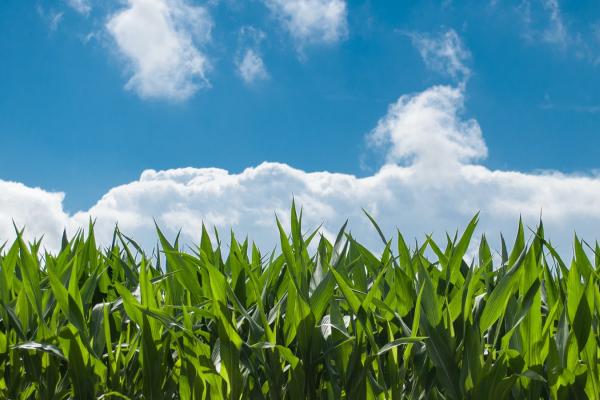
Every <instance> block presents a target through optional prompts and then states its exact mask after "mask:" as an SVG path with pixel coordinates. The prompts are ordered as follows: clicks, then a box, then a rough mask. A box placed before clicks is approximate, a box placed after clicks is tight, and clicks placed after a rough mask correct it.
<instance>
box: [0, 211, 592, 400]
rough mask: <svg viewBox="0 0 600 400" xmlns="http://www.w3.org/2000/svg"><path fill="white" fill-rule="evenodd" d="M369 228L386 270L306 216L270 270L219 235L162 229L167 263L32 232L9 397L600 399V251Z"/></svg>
mask: <svg viewBox="0 0 600 400" xmlns="http://www.w3.org/2000/svg"><path fill="white" fill-rule="evenodd" d="M367 217H368V218H370V219H371V220H372V222H373V225H374V229H373V232H374V234H375V235H377V236H380V237H381V239H382V241H383V245H382V248H383V247H384V249H383V251H381V252H379V253H377V254H375V253H373V252H371V251H369V250H368V249H367V248H365V247H364V246H363V245H361V244H360V243H358V242H357V241H356V240H354V238H353V237H352V236H351V235H350V234H349V233H348V232H347V231H346V226H344V227H343V228H342V229H341V230H340V232H339V234H338V235H337V238H336V240H335V242H333V243H332V242H330V241H328V240H327V239H326V238H324V237H322V236H321V235H319V234H318V231H314V232H308V233H306V232H304V231H303V230H302V226H301V220H302V213H297V212H296V208H295V207H292V210H291V221H290V226H289V228H287V230H286V229H285V228H284V227H283V226H282V225H281V224H280V222H279V221H277V228H278V230H279V234H280V238H281V240H280V245H279V246H278V248H279V249H280V250H278V251H273V252H270V253H266V254H263V253H261V251H260V250H259V249H258V248H256V247H255V246H254V245H252V244H250V243H249V242H248V240H245V241H238V240H237V239H236V238H235V236H234V235H233V234H232V235H231V237H230V238H229V239H228V242H227V245H221V242H220V240H219V238H218V235H217V234H216V232H215V234H213V235H212V241H211V237H210V236H209V234H208V232H207V230H206V229H205V228H204V227H202V236H201V241H200V244H199V245H197V246H195V247H189V246H181V245H180V243H179V240H178V239H175V240H174V241H169V240H168V239H167V238H165V236H164V235H163V234H162V233H161V231H160V229H158V227H157V241H158V243H159V245H158V246H157V250H156V251H154V252H153V253H152V254H151V255H148V254H145V253H144V251H142V249H141V248H140V246H139V245H138V244H137V243H136V242H135V241H134V239H132V238H129V237H127V236H125V235H124V234H123V233H121V232H119V230H118V229H115V232H114V236H113V240H112V244H111V245H110V246H108V247H107V248H104V249H101V248H99V247H98V246H97V245H96V241H95V238H94V233H93V226H92V224H90V227H89V229H88V230H87V233H85V234H84V233H83V231H82V232H80V233H78V234H77V235H75V236H74V237H73V238H71V239H67V238H66V236H65V237H63V242H62V249H61V251H60V252H57V253H55V254H50V253H48V252H45V251H43V250H42V249H43V247H42V244H41V242H39V241H36V242H33V243H26V242H25V241H24V239H23V236H22V232H17V239H16V240H15V241H14V242H13V243H12V244H10V243H7V244H5V245H4V246H3V247H2V248H0V254H1V255H0V318H1V321H0V398H4V399H44V400H50V399H223V398H227V399H272V400H275V399H488V398H493V399H498V400H499V399H595V398H600V396H599V393H600V372H599V367H598V365H599V352H598V344H599V337H600V335H599V333H600V332H599V328H600V327H599V326H598V323H599V321H600V319H599V317H600V312H599V311H600V291H599V283H600V275H599V271H600V249H599V248H598V245H597V244H596V245H595V247H593V246H592V247H590V246H588V245H587V243H586V242H584V241H581V240H579V239H578V238H577V237H575V240H574V245H573V254H574V256H573V259H572V261H570V263H569V264H567V263H566V262H565V261H563V260H562V259H561V257H560V256H559V254H558V253H557V252H556V251H555V250H554V249H553V247H552V246H551V245H550V243H547V242H546V241H545V239H544V231H543V227H542V225H541V223H540V225H539V227H537V229H534V230H532V231H531V232H529V231H528V230H526V228H524V227H523V225H522V224H521V223H519V225H518V228H517V235H516V239H515V240H514V242H513V244H512V249H509V248H508V246H507V245H506V243H505V241H504V239H502V241H501V249H498V251H497V252H495V251H494V250H492V249H491V248H490V246H489V245H488V242H487V241H486V239H485V237H482V238H481V239H480V240H479V242H478V243H476V244H475V243H474V242H475V239H473V238H472V237H473V233H474V230H475V227H476V225H477V217H475V218H473V220H472V221H471V222H470V223H469V224H468V226H467V228H466V229H465V231H464V232H463V233H462V234H457V235H455V236H454V237H451V236H447V240H445V241H444V243H436V242H435V241H434V240H433V239H432V238H431V237H425V238H424V239H423V240H422V242H421V243H416V244H414V245H413V244H410V245H409V244H408V243H407V242H406V241H405V239H404V238H403V236H402V235H401V234H400V232H398V233H397V234H396V236H395V237H394V238H393V239H388V238H385V237H384V235H383V234H382V232H381V230H380V229H379V228H378V226H377V224H376V223H375V221H374V220H373V219H372V218H371V217H370V216H368V215H367ZM286 232H291V233H290V234H289V235H288V234H287V233H286ZM472 249H475V251H474V252H473V251H472ZM477 249H478V251H477ZM467 251H469V254H468V256H467ZM471 253H474V254H475V255H474V256H471ZM590 255H591V256H590ZM471 259H473V260H472V261H471ZM467 260H468V261H467Z"/></svg>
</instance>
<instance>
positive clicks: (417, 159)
mask: <svg viewBox="0 0 600 400" xmlns="http://www.w3.org/2000/svg"><path fill="white" fill-rule="evenodd" d="M463 97H464V96H463V91H462V90H461V89H459V88H454V87H450V86H434V87H432V88H430V89H428V90H426V91H424V92H422V93H418V94H416V95H405V96H402V97H400V99H398V101H397V102H396V103H394V104H392V105H391V106H390V107H389V109H388V113H387V115H386V116H385V117H384V118H382V119H381V120H380V121H379V123H378V124H377V127H376V128H375V129H374V130H373V131H372V132H371V134H370V135H369V139H370V142H371V143H373V144H375V145H378V146H384V147H385V148H386V149H387V160H388V162H390V163H396V162H405V163H406V162H408V164H410V165H414V166H419V167H420V168H421V169H422V170H426V171H429V172H434V173H436V174H437V173H439V172H441V171H445V172H449V171H451V169H450V168H455V167H456V166H458V165H461V164H465V163H466V162H469V161H474V160H478V159H482V158H485V157H486V155H487V148H486V146H485V143H484V141H483V138H482V136H481V128H480V127H479V124H478V123H477V121H475V120H473V119H469V120H466V121H465V120H462V119H461V118H460V112H461V111H462V108H463V101H464V98H463Z"/></svg>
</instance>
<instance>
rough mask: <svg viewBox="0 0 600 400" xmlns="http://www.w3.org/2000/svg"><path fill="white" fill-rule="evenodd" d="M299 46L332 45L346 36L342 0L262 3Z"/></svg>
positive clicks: (296, 0)
mask: <svg viewBox="0 0 600 400" xmlns="http://www.w3.org/2000/svg"><path fill="white" fill-rule="evenodd" d="M264 2H265V4H266V6H267V7H268V8H269V9H270V10H271V12H272V13H273V14H274V15H275V17H276V18H277V19H278V20H279V21H280V22H281V23H282V24H283V26H284V27H285V29H286V30H287V31H288V32H289V33H290V35H291V36H292V37H293V38H294V40H296V42H297V43H298V44H299V45H301V46H302V45H305V44H311V43H334V42H337V41H339V40H341V39H343V38H344V37H346V35H347V34H348V24H347V6H346V1H345V0H264Z"/></svg>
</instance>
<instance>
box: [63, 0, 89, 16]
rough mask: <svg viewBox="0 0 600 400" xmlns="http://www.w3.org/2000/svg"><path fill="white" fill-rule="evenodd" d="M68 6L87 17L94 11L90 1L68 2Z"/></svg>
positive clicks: (77, 0) (71, 0)
mask: <svg viewBox="0 0 600 400" xmlns="http://www.w3.org/2000/svg"><path fill="white" fill-rule="evenodd" d="M67 4H69V6H70V7H71V8H72V9H74V10H75V11H77V12H78V13H80V14H83V15H87V14H89V13H90V11H92V5H91V4H90V2H89V0H67Z"/></svg>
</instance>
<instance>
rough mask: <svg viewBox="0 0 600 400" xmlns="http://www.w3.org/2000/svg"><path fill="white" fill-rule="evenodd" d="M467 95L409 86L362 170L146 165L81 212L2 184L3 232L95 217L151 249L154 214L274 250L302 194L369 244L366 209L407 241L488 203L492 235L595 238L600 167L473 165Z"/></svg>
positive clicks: (50, 235) (558, 240)
mask: <svg viewBox="0 0 600 400" xmlns="http://www.w3.org/2000/svg"><path fill="white" fill-rule="evenodd" d="M462 101H463V93H462V91H461V89H457V88H454V87H448V86H435V87H432V88H430V89H427V90H425V91H424V92H422V93H416V94H412V95H407V96H402V97H401V98H400V99H399V100H398V101H397V102H396V103H395V104H393V105H392V106H391V107H390V109H389V111H388V113H387V115H385V116H383V117H382V118H381V120H380V121H379V123H378V124H377V127H376V128H375V129H374V131H373V133H372V135H373V136H374V137H381V138H382V139H385V140H386V141H387V143H388V144H387V146H388V149H389V150H388V158H389V162H388V163H387V164H386V165H384V166H383V167H382V168H381V169H380V170H379V171H378V172H376V173H375V174H373V175H371V176H367V177H363V178H359V177H356V176H353V175H349V174H342V173H330V172H306V171H303V170H299V169H295V168H292V167H290V166H288V165H285V164H280V163H263V164H260V165H258V166H256V167H252V168H248V169H246V170H244V171H242V172H241V173H236V174H234V173H229V172H228V171H225V170H222V169H215V168H183V169H173V170H166V171H154V170H147V171H144V172H143V173H142V175H141V177H140V179H139V180H137V181H134V182H131V183H128V184H125V185H122V186H118V187H115V188H113V189H111V190H110V191H108V192H107V193H106V194H105V195H104V196H103V197H102V198H101V199H100V200H99V201H98V202H97V203H96V204H95V205H94V206H93V207H91V208H90V209H89V210H85V211H81V212H78V213H76V214H73V215H68V214H66V213H65V211H64V210H63V206H62V199H63V194H61V193H48V192H45V191H43V190H41V189H32V188H27V187H25V186H23V185H21V184H17V183H10V182H0V237H2V238H3V239H10V238H11V237H12V236H11V235H12V222H11V219H13V218H14V220H15V222H16V223H17V224H18V225H20V226H21V225H26V226H27V232H28V234H29V237H33V236H39V235H41V234H45V241H44V243H45V244H46V246H48V247H49V248H54V249H56V248H57V247H58V246H59V242H60V232H61V230H62V228H63V227H65V226H66V227H67V228H68V230H69V231H70V232H74V230H75V229H76V228H77V227H80V226H85V224H86V223H87V222H88V220H89V218H90V217H92V218H96V220H97V223H96V227H97V236H98V239H99V241H100V242H101V243H104V244H106V243H109V241H110V238H111V233H112V229H113V228H114V224H115V223H116V222H117V221H118V223H119V227H120V228H121V230H122V231H124V232H126V233H128V234H131V235H132V236H134V237H136V239H137V240H139V241H140V242H141V243H142V244H143V245H144V246H146V247H147V248H151V247H152V246H153V245H154V244H155V243H156V237H155V234H154V223H153V218H155V219H156V221H157V222H158V223H159V225H160V226H161V227H162V228H164V230H165V232H166V233H167V234H169V235H170V236H171V237H173V236H174V235H175V234H176V233H177V231H178V230H179V229H180V228H181V229H182V234H183V239H184V240H185V241H186V242H188V243H191V242H194V241H196V240H198V239H199V234H200V226H201V223H202V222H205V223H206V224H208V225H209V226H212V225H214V226H216V227H217V228H218V229H219V230H220V231H221V232H223V233H224V234H225V236H226V234H227V232H228V230H229V229H230V228H233V229H234V231H235V232H236V233H238V234H239V235H241V236H244V235H248V236H249V237H250V238H251V239H252V240H255V241H256V242H257V243H258V244H260V245H262V246H263V247H264V248H272V247H273V246H275V244H276V243H277V232H276V230H275V229H274V215H275V213H277V214H278V215H279V216H280V217H282V218H284V219H285V218H287V217H288V211H289V206H290V203H291V200H292V196H294V197H295V199H296V202H297V203H298V204H299V205H302V206H303V208H304V218H305V223H306V224H307V227H308V226H311V227H313V228H314V227H316V226H318V225H319V224H320V223H324V225H323V226H324V233H325V234H326V235H330V236H332V235H334V234H335V232H336V231H337V230H338V229H339V227H340V226H341V225H342V224H343V222H344V221H345V219H346V218H349V219H350V225H349V226H350V230H351V231H352V233H353V235H354V236H356V237H358V238H359V239H361V240H364V241H365V242H366V243H367V244H368V245H371V246H377V245H380V243H379V239H378V238H377V236H376V235H375V234H374V231H373V228H372V227H371V225H370V223H369V221H368V220H367V219H366V218H365V217H364V215H362V210H361V208H365V209H366V210H368V211H369V212H371V213H372V214H373V215H374V216H375V218H376V219H377V220H378V221H379V222H380V224H381V226H382V227H383V229H384V231H385V232H386V233H387V234H390V235H391V234H392V233H393V232H394V230H395V228H396V227H398V228H399V229H400V230H401V231H402V232H403V233H404V234H405V236H406V237H407V238H409V239H410V238H419V239H420V240H423V238H424V236H423V235H425V234H429V233H434V235H437V237H441V235H443V234H444V233H445V232H446V231H450V232H451V233H452V232H453V231H454V230H455V229H458V228H461V227H463V226H464V225H465V224H466V222H467V221H468V219H469V218H471V217H472V216H473V215H474V213H475V212H477V211H478V210H480V211H481V217H480V219H481V224H480V233H481V232H487V234H488V237H491V238H498V233H499V232H504V233H505V234H509V235H510V234H511V233H513V232H514V230H515V227H516V223H517V219H518V217H519V215H522V216H523V218H524V221H525V223H526V224H528V225H530V226H534V225H535V224H536V223H537V221H538V218H539V216H540V213H542V216H543V220H544V224H545V226H546V231H547V233H548V235H549V237H550V239H551V240H552V242H553V243H555V244H557V245H558V248H559V250H560V251H561V252H562V253H563V254H570V251H571V244H570V243H571V240H572V235H573V231H574V230H576V231H577V232H578V233H579V234H580V235H581V236H584V237H586V238H587V239H590V240H594V239H595V238H596V237H597V226H598V225H599V224H600V206H598V198H600V177H598V176H592V175H589V176H573V175H564V174H561V173H559V172H546V173H535V174H534V173H522V172H516V171H505V170H493V169H490V168H487V167H485V166H483V165H480V164H477V163H476V161H477V160H479V159H481V158H483V157H485V154H486V147H485V143H484V141H483V138H482V137H481V131H480V128H479V125H478V124H477V122H476V121H474V120H469V119H465V118H464V117H463V116H462V111H461V108H462ZM398 161H403V163H402V164H400V165H399V164H397V163H396V162H398ZM496 243H497V242H496Z"/></svg>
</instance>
